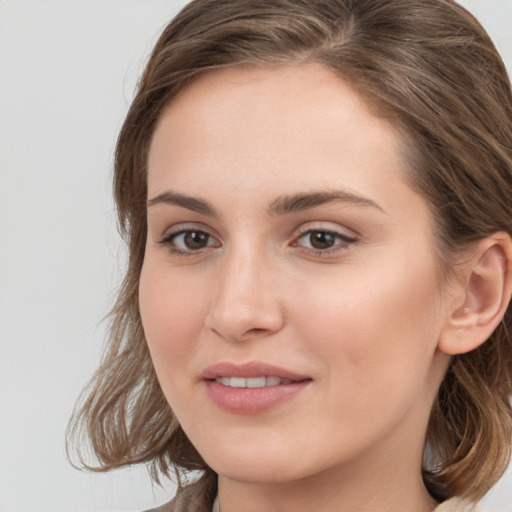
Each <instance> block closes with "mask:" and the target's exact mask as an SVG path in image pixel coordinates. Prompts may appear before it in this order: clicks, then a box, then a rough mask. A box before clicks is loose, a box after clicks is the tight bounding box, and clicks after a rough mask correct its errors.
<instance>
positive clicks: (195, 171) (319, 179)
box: [148, 63, 405, 197]
mask: <svg viewBox="0 0 512 512" xmlns="http://www.w3.org/2000/svg"><path fill="white" fill-rule="evenodd" d="M400 142H401V138H400V136H399V135H398V132H397V131H396V130H395V129H394V128H393V126H391V125H390V124H389V122H387V121H386V120H384V119H381V118H379V117H377V116H376V115H374V114H373V113H372V112H371V111H370V110H369V108H368V107H367V105H366V104H365V102H364V101H363V100H362V99H361V97H360V96H359V95H358V94H357V93H356V92H355V91H354V90H353V88H352V87H351V86H350V85H348V84H347V83H346V82H345V81H343V80H342V79H341V78H340V77H338V76H336V75H335V74H334V73H332V72H331V71H330V70H328V69H326V68H325V67H323V66H321V65H320V64H311V63H310V64H301V65H290V66H286V67H278V68H257V67H250V68H241V67H238V68H229V69H224V70H215V71H212V72H207V73H204V74H202V75H201V76H199V77H198V78H197V79H196V80H195V81H193V82H192V83H191V84H189V85H188V86H187V87H185V88H184V89H183V90H182V91H181V92H180V93H179V94H178V95H177V96H176V97H175V98H174V99H173V101H172V102H171V103H170V104H169V105H168V106H167V108H166V109H165V110H164V112H163V113H162V116H161V118H160V120H159V123H158V125H157V128H156V130H155V134H154V137H153V140H152V144H151V147H150V153H149V161H148V164H149V176H148V187H149V196H150V197H151V195H154V194H157V193H160V192H162V190H163V189H164V188H165V187H173V188H174V187H178V188H182V187H186V188H191V187H193V188H194V190H196V191H198V192H200V193H209V192H210V191H211V186H212V184H219V183H220V184H222V183H223V182H224V183H226V184H229V186H230V188H231V189H233V188H236V189H237V190H238V191H239V192H240V193H244V194H247V195H251V194H252V195H254V193H255V191H256V190H261V189H262V187H263V188H264V189H269V188H270V189H271V188H272V187H273V190H274V191H275V192H276V193H277V192H280V193H294V192H296V190H293V189H294V188H296V189H301V188H317V189H318V188H327V187H329V188H330V187H332V186H333V184H334V183H335V184H336V186H338V185H341V186H343V187H344V188H347V189H351V190H354V189H358V190H359V191H360V192H363V193H364V194H365V195H371V194H373V193H377V192H378V191H379V189H381V188H382V185H383V184H387V185H388V186H389V185H392V184H393V183H394V182H396V184H399V185H400V186H402V185H403V179H402V178H403V176H404V172H405V166H404V164H403V160H402V158H401V157H400V151H399V150H398V147H399V146H400ZM390 178H393V179H392V180H391V179H390ZM399 182H400V183H399ZM388 188H389V187H388Z"/></svg>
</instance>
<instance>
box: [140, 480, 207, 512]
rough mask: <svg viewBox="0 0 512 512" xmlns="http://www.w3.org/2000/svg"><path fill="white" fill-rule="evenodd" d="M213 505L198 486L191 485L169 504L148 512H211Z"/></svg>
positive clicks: (180, 491)
mask: <svg viewBox="0 0 512 512" xmlns="http://www.w3.org/2000/svg"><path fill="white" fill-rule="evenodd" d="M212 505H213V504H212V503H210V502H209V500H207V499H206V498H205V497H204V496H203V494H202V493H201V492H200V489H199V487H198V486H197V485H195V484H190V485H187V486H185V487H183V488H182V489H181V490H179V491H178V492H177V494H176V496H175V497H174V498H173V499H172V500H171V501H170V502H169V503H165V504H164V505H162V506H160V507H157V508H152V509H151V510H146V512H211V511H212Z"/></svg>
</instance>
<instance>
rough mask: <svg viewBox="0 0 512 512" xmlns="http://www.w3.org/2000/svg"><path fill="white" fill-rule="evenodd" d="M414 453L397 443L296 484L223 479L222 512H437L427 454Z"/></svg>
mask: <svg viewBox="0 0 512 512" xmlns="http://www.w3.org/2000/svg"><path fill="white" fill-rule="evenodd" d="M415 445H416V446H422V445H421V443H418V442H417V440H415ZM410 447H411V444H409V442H408V440H406V439H404V438H403V437H402V438H398V439H396V441H395V442H394V443H392V444H391V445H389V444H388V445H387V447H386V449H385V450H384V451H383V450H382V449H381V450H378V449H377V451H375V447H374V449H372V450H369V452H371V453H369V454H368V455H367V456H364V455H363V456H362V457H359V458H358V460H357V461H352V462H346V463H344V464H339V465H337V466H335V467H331V468H329V469H327V470H324V471H322V472H319V473H316V474H314V475H313V476H307V477H304V478H299V479H296V480H292V481H289V480H287V481H276V479H273V480H272V481H269V482H254V481H253V482H242V481H237V480H236V479H231V478H227V477H225V476H219V503H220V512H311V510H321V511H322V512H353V511H354V510H357V511H358V512H396V511H397V510H403V511H414V512H432V511H433V510H434V509H435V507H436V505H437V503H436V502H435V500H434V499H433V498H432V497H431V496H430V495H429V494H428V492H427V490H426V488H425V486H424V484H423V480H422V476H421V460H422V455H423V453H422V452H423V450H421V449H419V448H418V449H416V450H414V449H413V450H410V449H409V450H408V449H407V448H410Z"/></svg>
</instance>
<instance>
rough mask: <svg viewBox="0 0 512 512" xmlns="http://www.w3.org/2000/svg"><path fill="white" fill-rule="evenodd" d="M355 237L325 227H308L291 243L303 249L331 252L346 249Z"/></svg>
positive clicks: (318, 252)
mask: <svg viewBox="0 0 512 512" xmlns="http://www.w3.org/2000/svg"><path fill="white" fill-rule="evenodd" d="M354 242H356V238H354V237H350V236H347V235H344V234H342V233H339V232H337V231H332V230H327V229H308V230H307V231H305V232H304V233H302V234H301V235H300V236H299V237H298V238H297V239H296V240H295V242H294V243H293V244H292V245H293V246H298V247H303V248H304V249H307V250H310V251H313V252H315V253H316V254H320V253H327V254H329V253H333V252H337V251H340V250H343V249H346V248H347V247H348V246H349V245H350V244H351V243H354Z"/></svg>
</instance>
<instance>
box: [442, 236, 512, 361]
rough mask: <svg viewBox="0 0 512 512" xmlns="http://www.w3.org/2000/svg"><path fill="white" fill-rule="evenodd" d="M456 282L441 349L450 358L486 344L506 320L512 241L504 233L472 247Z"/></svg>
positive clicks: (511, 281)
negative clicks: (504, 317)
mask: <svg viewBox="0 0 512 512" xmlns="http://www.w3.org/2000/svg"><path fill="white" fill-rule="evenodd" d="M459 277H460V278H459V279H457V280H456V283H455V285H454V286H455V288H454V293H453V294H450V296H451V297H453V303H452V304H451V306H450V308H448V311H447V318H446V322H445V324H444V326H443V329H442V331H441V333H440V337H439V341H438V348H439V350H441V351H442V352H444V353H446V354H450V355H455V354H463V353H465V352H469V351H471V350H473V349H475V348H477V347H479V346H480V345H481V344H482V343H484V342H485V341H486V340H487V339H488V338H489V337H490V336H491V334H492V333H493V331H494V330H495V329H496V327H497V326H498V324H499V323H500V322H501V320H502V319H503V316H504V315H505V312H506V310H507V307H508V305H509V302H510V298H511V295H512V240H511V238H510V235H508V234H507V233H504V232H499V233H496V234H494V235H493V236H492V237H489V238H485V239H483V240H480V241H479V242H478V243H477V244H476V246H473V248H472V250H471V253H470V256H469V259H468V261H467V262H465V263H464V268H463V270H462V274H461V275H460V276H459Z"/></svg>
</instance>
